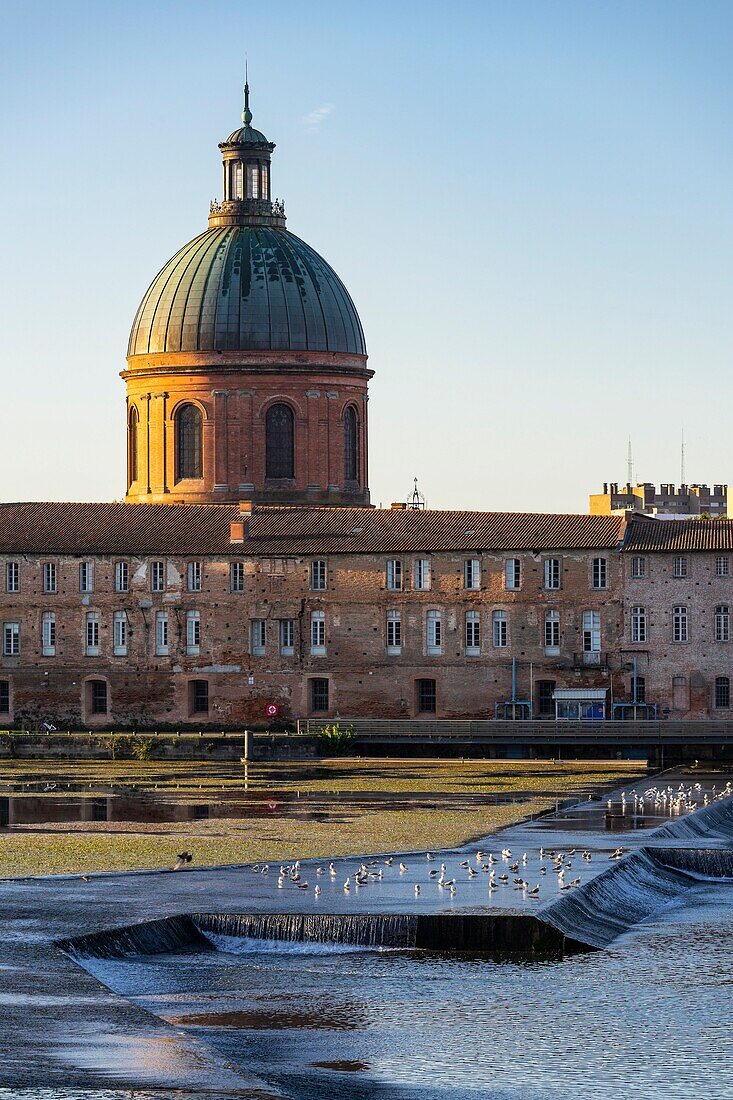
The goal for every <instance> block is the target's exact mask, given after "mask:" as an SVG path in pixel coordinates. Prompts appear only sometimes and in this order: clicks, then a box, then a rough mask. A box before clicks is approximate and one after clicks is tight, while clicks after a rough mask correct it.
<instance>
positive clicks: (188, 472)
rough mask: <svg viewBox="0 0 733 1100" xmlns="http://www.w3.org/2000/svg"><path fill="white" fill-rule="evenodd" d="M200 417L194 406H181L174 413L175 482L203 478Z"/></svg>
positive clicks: (201, 421) (201, 422)
mask: <svg viewBox="0 0 733 1100" xmlns="http://www.w3.org/2000/svg"><path fill="white" fill-rule="evenodd" d="M202 424H203V420H202V416H201V412H200V411H199V409H197V408H196V406H195V405H182V406H181V408H180V409H179V410H178V412H177V413H176V425H175V438H176V481H183V479H184V478H199V477H203V476H204V475H203V458H202V439H201V437H202Z"/></svg>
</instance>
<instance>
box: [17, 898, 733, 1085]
mask: <svg viewBox="0 0 733 1100" xmlns="http://www.w3.org/2000/svg"><path fill="white" fill-rule="evenodd" d="M731 902H733V886H724V885H719V884H701V885H700V887H698V888H694V889H693V890H692V891H690V892H689V894H688V896H687V897H686V899H685V901H684V902H682V903H680V904H679V905H677V906H672V907H670V908H669V909H668V910H667V911H666V912H665V915H664V919H663V920H657V921H655V922H654V923H648V924H643V925H640V926H638V927H637V928H636V929H635V930H634V931H633V932H632V933H630V934H628V935H626V936H624V937H622V938H621V939H620V940H618V941H617V942H616V943H615V944H614V945H613V946H612V947H611V948H608V949H606V950H604V951H598V952H589V953H588V954H583V955H575V956H572V957H568V958H565V959H563V960H560V961H553V962H523V963H516V962H494V961H491V960H490V959H486V958H476V957H466V956H463V957H456V956H453V957H448V956H440V955H432V954H422V953H414V952H406V951H405V952H403V951H386V952H378V951H363V950H358V949H334V948H331V947H324V946H322V945H312V946H308V947H306V946H304V945H283V944H279V943H278V944H263V943H262V942H259V943H258V942H255V941H229V942H228V943H222V944H220V946H225V947H227V948H228V950H227V951H221V950H220V951H218V952H216V953H211V954H206V955H190V956H157V957H152V958H147V959H144V960H142V959H140V960H129V961H127V960H126V961H114V962H111V961H107V960H105V961H102V960H95V961H93V962H90V964H88V965H90V968H91V969H93V972H94V973H95V974H97V976H98V977H99V978H100V979H101V980H102V981H104V982H105V984H108V985H109V986H111V987H112V988H113V989H115V990H117V991H118V992H120V993H122V994H124V995H125V996H129V997H131V998H133V999H134V1000H135V1001H136V1002H137V1003H138V1004H140V1005H141V1006H142V1007H144V1008H146V1009H147V1010H148V1011H150V1012H153V1013H154V1014H156V1015H159V1016H162V1017H164V1018H165V1019H166V1020H168V1021H170V1022H172V1023H174V1024H176V1025H177V1026H179V1027H181V1028H182V1029H184V1030H186V1031H190V1032H191V1034H195V1035H196V1037H197V1038H198V1039H199V1040H201V1041H203V1042H205V1043H207V1044H210V1045H211V1046H213V1047H214V1048H215V1049H216V1051H217V1052H218V1053H219V1054H220V1055H222V1056H224V1057H225V1058H226V1059H228V1060H229V1061H231V1062H232V1063H234V1064H235V1065H238V1066H241V1067H242V1068H244V1069H246V1070H247V1071H248V1072H251V1073H254V1074H256V1075H257V1076H258V1077H260V1078H262V1079H264V1080H265V1081H266V1082H267V1083H268V1084H269V1085H271V1086H275V1087H279V1088H280V1089H281V1090H282V1091H283V1093H284V1094H285V1095H286V1096H289V1097H293V1098H296V1100H328V1098H331V1097H333V1098H337V1097H338V1098H344V1100H361V1098H364V1100H366V1098H367V1097H369V1098H380V1100H381V1098H390V1100H402V1098H408V1097H409V1098H413V1097H414V1098H417V1097H420V1098H421V1100H433V1098H438V1097H445V1098H459V1097H465V1098H466V1100H479V1098H481V1100H484V1098H486V1100H488V1098H492V1100H501V1098H505V1097H506V1098H510V1097H511V1098H514V1100H538V1098H543V1100H560V1098H562V1100H567V1098H570V1097H589V1098H595V1097H603V1098H606V1100H617V1098H618V1100H621V1098H623V1100H627V1098H628V1097H629V1096H635V1097H644V1098H646V1097H657V1096H659V1097H665V1098H667V1100H678V1098H679V1100H682V1098H684V1100H688V1098H689V1097H691V1096H692V1097H721V1098H728V1097H730V1098H733V1038H732V1037H731V1028H730V1016H731V1011H732V1010H733V909H732V907H731ZM0 1100H1V1097H0Z"/></svg>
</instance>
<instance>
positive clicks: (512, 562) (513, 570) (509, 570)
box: [504, 558, 522, 589]
mask: <svg viewBox="0 0 733 1100" xmlns="http://www.w3.org/2000/svg"><path fill="white" fill-rule="evenodd" d="M521 586H522V563H521V561H520V560H519V558H507V560H506V564H505V566H504V587H505V588H510V589H511V588H521Z"/></svg>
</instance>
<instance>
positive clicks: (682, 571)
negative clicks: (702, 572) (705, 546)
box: [672, 554, 689, 577]
mask: <svg viewBox="0 0 733 1100" xmlns="http://www.w3.org/2000/svg"><path fill="white" fill-rule="evenodd" d="M688 573H689V564H688V560H687V557H686V555H685V554H677V556H676V557H675V559H674V561H673V562H672V576H673V577H686V576H687V575H688Z"/></svg>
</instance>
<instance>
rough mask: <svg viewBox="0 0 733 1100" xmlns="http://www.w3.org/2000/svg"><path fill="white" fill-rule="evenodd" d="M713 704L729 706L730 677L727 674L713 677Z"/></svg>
mask: <svg viewBox="0 0 733 1100" xmlns="http://www.w3.org/2000/svg"><path fill="white" fill-rule="evenodd" d="M715 706H716V707H729V706H730V677H729V676H716V677H715Z"/></svg>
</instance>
